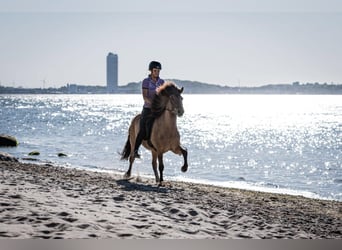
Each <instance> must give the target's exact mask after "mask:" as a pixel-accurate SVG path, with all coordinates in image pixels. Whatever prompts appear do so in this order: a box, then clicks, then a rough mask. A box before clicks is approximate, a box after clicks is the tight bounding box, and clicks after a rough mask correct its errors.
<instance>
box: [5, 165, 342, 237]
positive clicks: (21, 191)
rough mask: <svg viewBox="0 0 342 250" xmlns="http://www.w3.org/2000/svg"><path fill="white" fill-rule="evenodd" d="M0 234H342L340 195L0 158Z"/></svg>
mask: <svg viewBox="0 0 342 250" xmlns="http://www.w3.org/2000/svg"><path fill="white" fill-rule="evenodd" d="M0 171H1V177H0V178H1V181H0V238H44V239H56V238H57V239H59V238H101V239H104V238H135V239H137V238H171V239H184V238H186V239H198V238H202V239H203V238H205V239H210V238H214V239H217V238H225V239H230V238H243V239H246V238H273V239H274V238H315V239H317V238H333V239H341V238H342V231H341V230H342V202H338V201H325V200H315V199H308V198H303V197H300V196H289V195H279V194H271V193H261V192H252V191H244V190H238V189H228V188H220V187H213V186H207V185H199V184H191V183H182V182H169V183H168V185H167V186H166V187H158V186H156V184H154V181H153V180H149V179H143V180H142V181H141V182H136V181H135V180H131V181H126V180H123V179H122V176H120V175H115V174H108V173H98V172H89V171H85V170H76V169H69V168H63V167H55V166H51V165H48V164H46V165H35V164H24V163H19V162H4V161H0Z"/></svg>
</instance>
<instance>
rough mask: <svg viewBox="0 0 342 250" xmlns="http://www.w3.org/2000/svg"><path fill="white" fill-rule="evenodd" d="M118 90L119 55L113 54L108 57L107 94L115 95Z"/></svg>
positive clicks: (110, 53)
mask: <svg viewBox="0 0 342 250" xmlns="http://www.w3.org/2000/svg"><path fill="white" fill-rule="evenodd" d="M117 89H118V55H117V54H113V53H112V52H109V53H108V56H107V92H108V93H115V92H117Z"/></svg>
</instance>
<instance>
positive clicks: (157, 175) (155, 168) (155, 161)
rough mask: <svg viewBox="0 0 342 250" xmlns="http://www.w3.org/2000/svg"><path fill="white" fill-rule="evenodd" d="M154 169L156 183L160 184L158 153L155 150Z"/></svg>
mask: <svg viewBox="0 0 342 250" xmlns="http://www.w3.org/2000/svg"><path fill="white" fill-rule="evenodd" d="M152 168H153V172H154V175H155V177H156V183H158V182H159V181H160V179H159V174H158V170H157V152H155V151H154V150H152Z"/></svg>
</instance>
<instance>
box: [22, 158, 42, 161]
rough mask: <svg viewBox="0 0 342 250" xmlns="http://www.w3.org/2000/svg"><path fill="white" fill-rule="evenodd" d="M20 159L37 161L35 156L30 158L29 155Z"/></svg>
mask: <svg viewBox="0 0 342 250" xmlns="http://www.w3.org/2000/svg"><path fill="white" fill-rule="evenodd" d="M21 159H22V160H24V161H39V160H38V159H37V158H31V157H24V158H21Z"/></svg>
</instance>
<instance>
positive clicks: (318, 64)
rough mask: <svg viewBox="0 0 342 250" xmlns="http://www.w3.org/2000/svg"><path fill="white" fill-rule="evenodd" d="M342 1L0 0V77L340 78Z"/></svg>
mask: <svg viewBox="0 0 342 250" xmlns="http://www.w3.org/2000/svg"><path fill="white" fill-rule="evenodd" d="M341 27H342V1H338V0H331V1H329V0H328V1H324V0H322V1H321V0H284V1H281V0H272V1H271V0H259V1H253V0H240V1H229V0H226V1H225V0H211V1H200V0H197V1H196V0H188V1H187V0H174V1H157V0H145V1H138V0H135V1H134V0H125V1H123V0H122V1H119V0H112V1H109V0H98V1H96V4H95V5H94V1H89V0H69V1H67V0H59V1H41V0H26V1H20V0H11V1H7V0H6V1H4V0H2V1H1V2H0V37H1V38H0V84H1V85H3V86H15V87H19V86H21V87H60V86H64V85H66V84H67V83H76V84H83V85H105V84H106V56H107V54H108V53H109V52H113V53H116V54H118V57H119V85H126V84H128V83H129V82H139V81H141V80H143V79H144V78H145V77H146V76H147V75H148V64H149V62H150V61H152V60H157V61H160V62H161V63H162V66H163V69H162V71H161V77H162V78H164V79H181V80H190V81H200V82H205V83H211V84H219V85H226V86H261V85H266V84H278V83H285V84H291V83H292V82H295V81H299V82H301V83H307V82H312V83H314V82H320V83H325V82H326V83H329V84H331V83H334V84H342V46H341V44H342V29H341Z"/></svg>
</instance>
